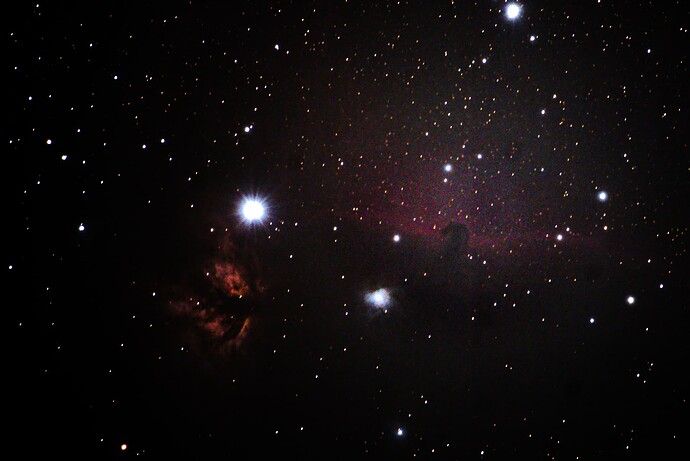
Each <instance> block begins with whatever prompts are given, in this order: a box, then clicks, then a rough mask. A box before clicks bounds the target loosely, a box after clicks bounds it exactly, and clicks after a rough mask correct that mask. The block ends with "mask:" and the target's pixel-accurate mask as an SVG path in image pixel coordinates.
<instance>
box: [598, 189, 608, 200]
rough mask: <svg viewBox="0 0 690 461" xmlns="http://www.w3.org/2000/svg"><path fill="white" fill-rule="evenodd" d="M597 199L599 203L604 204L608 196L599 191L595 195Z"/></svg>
mask: <svg viewBox="0 0 690 461" xmlns="http://www.w3.org/2000/svg"><path fill="white" fill-rule="evenodd" d="M597 198H598V199H599V201H600V202H605V201H606V199H607V198H609V194H607V193H606V192H604V191H601V192H599V193H598V194H597Z"/></svg>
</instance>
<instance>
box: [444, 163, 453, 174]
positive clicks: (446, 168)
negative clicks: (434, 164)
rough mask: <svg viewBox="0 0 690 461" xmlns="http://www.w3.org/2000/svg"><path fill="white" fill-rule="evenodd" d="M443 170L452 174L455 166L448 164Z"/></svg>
mask: <svg viewBox="0 0 690 461" xmlns="http://www.w3.org/2000/svg"><path fill="white" fill-rule="evenodd" d="M443 169H444V170H445V171H446V172H448V173H450V172H451V171H453V165H451V164H450V163H446V164H445V165H444V166H443Z"/></svg>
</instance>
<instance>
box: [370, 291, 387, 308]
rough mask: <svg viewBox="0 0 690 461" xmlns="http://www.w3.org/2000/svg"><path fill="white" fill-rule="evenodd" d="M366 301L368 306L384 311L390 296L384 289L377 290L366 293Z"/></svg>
mask: <svg viewBox="0 0 690 461" xmlns="http://www.w3.org/2000/svg"><path fill="white" fill-rule="evenodd" d="M366 300H367V302H368V303H369V304H371V305H372V306H374V307H375V308H377V309H386V308H388V306H389V304H390V301H391V296H390V293H389V292H388V290H386V289H385V288H379V289H378V290H376V291H372V292H370V293H367V295H366Z"/></svg>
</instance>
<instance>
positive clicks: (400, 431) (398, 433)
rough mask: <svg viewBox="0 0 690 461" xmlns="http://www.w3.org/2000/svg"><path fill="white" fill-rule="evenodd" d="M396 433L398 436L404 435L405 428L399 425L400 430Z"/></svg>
mask: <svg viewBox="0 0 690 461" xmlns="http://www.w3.org/2000/svg"><path fill="white" fill-rule="evenodd" d="M395 434H396V435H397V436H398V437H402V435H403V434H404V432H403V430H402V427H399V428H398V430H397V431H396V432H395Z"/></svg>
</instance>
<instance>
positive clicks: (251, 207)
mask: <svg viewBox="0 0 690 461" xmlns="http://www.w3.org/2000/svg"><path fill="white" fill-rule="evenodd" d="M265 214H266V209H265V207H264V204H263V203H262V202H261V200H258V199H255V198H251V199H245V201H244V202H243V203H242V217H243V218H244V220H245V221H247V222H254V221H260V220H261V218H263V217H264V215H265Z"/></svg>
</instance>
